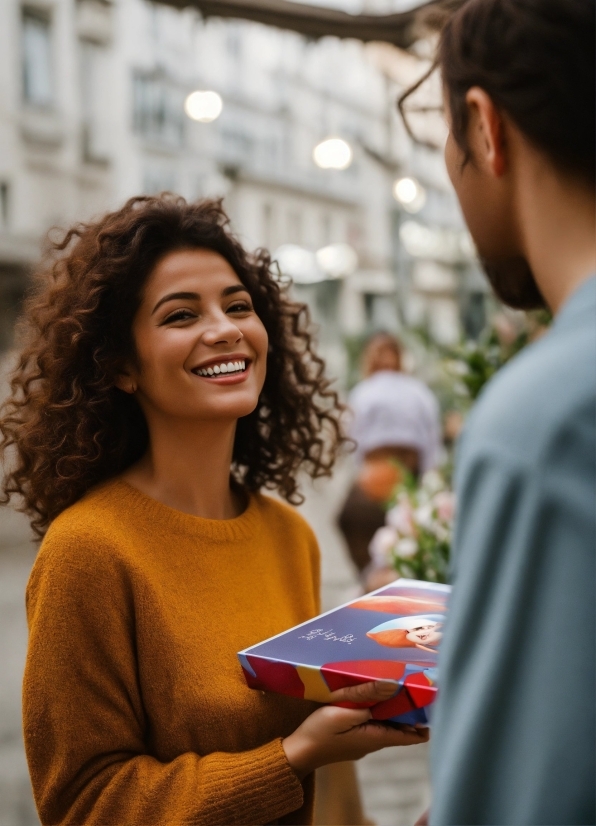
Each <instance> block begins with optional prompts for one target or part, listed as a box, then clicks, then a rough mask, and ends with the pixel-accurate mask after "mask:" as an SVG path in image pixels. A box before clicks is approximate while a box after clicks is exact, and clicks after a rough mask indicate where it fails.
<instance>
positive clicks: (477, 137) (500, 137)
mask: <svg viewBox="0 0 596 826" xmlns="http://www.w3.org/2000/svg"><path fill="white" fill-rule="evenodd" d="M466 103H467V105H468V109H469V121H468V122H469V131H468V136H469V140H470V144H471V148H472V155H473V157H474V159H475V161H476V162H477V163H478V164H480V165H481V166H483V167H484V168H485V169H487V170H488V171H489V172H490V173H491V174H492V175H494V177H495V178H500V177H502V176H503V175H504V174H505V172H506V171H507V152H506V142H505V121H504V120H503V116H502V114H501V113H500V112H499V110H498V109H497V107H496V106H495V104H494V102H493V100H492V98H491V97H490V96H489V95H487V94H486V92H485V91H484V89H481V88H480V87H479V86H472V88H471V89H468V91H467V93H466Z"/></svg>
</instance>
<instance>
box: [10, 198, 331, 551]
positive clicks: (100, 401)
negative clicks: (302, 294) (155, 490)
mask: <svg viewBox="0 0 596 826" xmlns="http://www.w3.org/2000/svg"><path fill="white" fill-rule="evenodd" d="M184 249H209V250H214V251H215V252H217V253H219V254H220V255H221V256H223V257H224V258H225V259H226V261H228V263H229V264H230V265H231V266H232V268H233V269H234V271H235V272H236V274H237V275H238V278H239V279H240V281H241V282H242V283H243V284H244V286H245V287H246V288H247V290H248V292H249V293H250V295H251V297H252V301H253V304H254V308H255V312H256V313H257V315H258V316H259V318H260V319H261V321H262V322H263V325H264V326H265V328H266V330H267V334H268V337H269V351H268V355H267V375H266V378H265V384H264V387H263V390H262V392H261V395H260V398H259V401H258V404H257V406H256V408H255V410H254V411H253V412H252V413H250V414H248V415H247V416H244V417H242V418H241V419H239V420H238V426H237V430H236V439H235V443H234V451H233V466H232V473H233V476H234V478H235V480H236V481H237V482H238V483H239V484H241V485H243V486H244V487H245V488H246V489H247V490H252V491H254V490H258V489H259V488H262V487H265V488H270V489H276V490H278V491H279V493H280V494H281V495H282V496H284V497H285V498H286V499H287V500H289V501H290V502H299V501H301V496H300V494H299V491H298V474H299V471H300V470H305V471H306V472H307V473H308V474H310V475H311V476H312V477H313V478H316V477H319V476H324V475H328V474H329V472H330V470H331V467H332V465H333V460H334V458H335V456H336V453H337V451H338V449H339V447H340V446H341V444H342V443H343V442H344V441H345V440H344V438H343V435H342V430H341V425H340V414H341V411H342V405H341V404H340V403H339V400H338V397H337V394H336V393H335V391H334V390H333V389H332V388H331V387H330V383H329V381H328V380H327V379H326V378H325V375H324V364H323V361H322V360H321V359H320V358H319V356H317V354H316V352H315V349H314V342H313V339H312V336H311V332H310V322H309V316H308V310H307V308H306V306H305V305H303V304H297V303H295V302H293V301H291V300H290V298H289V297H288V295H287V294H286V292H285V290H284V289H283V284H281V283H280V280H279V277H276V271H275V267H274V266H272V262H271V258H270V257H269V254H268V253H267V252H266V250H257V251H256V252H255V253H249V252H247V251H246V250H245V249H244V247H243V246H242V245H241V243H240V242H239V240H238V239H237V238H236V237H235V236H234V234H233V233H232V232H231V230H230V227H229V221H228V217H227V215H226V213H225V212H224V209H223V207H222V205H221V202H220V201H212V200H204V201H198V202H196V203H187V202H186V201H185V200H184V199H183V198H181V197H178V196H175V195H169V194H163V195H161V196H157V197H138V198H131V199H130V200H129V201H128V202H127V203H126V204H125V205H124V206H123V207H122V208H121V209H119V210H116V211H115V212H111V213H108V214H107V215H104V216H103V217H101V218H99V219H97V220H95V221H92V222H90V223H88V224H78V225H76V226H74V227H73V228H72V229H70V230H69V231H68V232H67V233H66V234H65V236H64V237H63V238H62V239H61V240H59V241H57V242H56V243H55V244H54V255H53V256H52V255H50V256H49V259H48V261H47V262H46V264H45V266H42V268H41V270H40V272H39V273H38V278H37V280H36V285H35V288H34V290H33V292H32V294H31V295H30V297H29V299H28V302H27V304H26V307H25V312H24V318H23V322H22V336H23V337H24V341H23V346H22V350H21V354H20V358H19V361H18V365H17V367H16V369H15V371H14V374H13V377H12V392H11V393H10V395H9V397H8V399H7V400H6V402H5V404H4V407H3V411H2V415H1V416H0V456H1V455H2V454H3V453H4V454H6V452H7V449H9V448H11V447H12V448H14V454H12V455H11V461H10V464H11V470H10V472H9V473H7V475H6V476H5V477H4V481H3V485H2V488H1V489H0V503H6V502H8V500H9V499H10V498H11V497H12V496H13V495H14V496H16V497H18V498H19V499H20V503H21V505H22V509H23V510H24V511H26V512H27V513H28V514H29V515H30V517H31V523H32V527H33V529H34V530H35V531H36V532H37V533H38V534H40V535H41V534H43V532H44V530H45V528H46V527H47V525H48V524H49V522H51V521H52V519H54V518H55V517H56V516H57V515H58V514H59V513H60V512H61V511H63V510H64V509H65V508H67V507H68V506H69V505H71V504H73V503H74V502H76V501H77V500H78V499H80V498H81V496H83V495H84V494H85V493H86V492H87V491H88V490H89V489H90V488H92V487H93V486H94V485H97V484H98V483H100V482H102V481H104V480H106V479H109V478H110V477H113V476H116V475H117V474H119V473H121V472H122V471H123V470H124V469H125V468H127V467H128V466H129V465H131V464H132V463H133V462H135V461H136V460H137V459H139V458H140V457H141V456H142V455H143V453H144V452H145V450H146V449H147V445H148V439H149V433H148V430H147V425H146V423H145V420H144V417H143V414H142V412H141V408H140V407H139V405H138V403H137V401H136V399H134V398H133V397H131V396H129V395H128V394H126V393H123V392H122V391H121V390H118V389H117V388H116V387H115V385H114V379H115V377H116V375H117V374H118V371H119V370H120V369H121V368H122V365H123V363H124V362H125V360H126V359H127V358H134V357H135V347H134V341H133V338H132V323H133V318H134V315H135V313H136V311H137V309H138V307H139V304H140V302H141V298H142V292H143V288H144V285H145V282H146V281H147V279H148V277H149V275H150V274H151V272H152V271H153V269H154V267H155V265H156V264H157V262H158V261H159V260H160V259H162V258H163V257H164V256H165V255H167V254H168V253H171V252H174V251H176V250H184Z"/></svg>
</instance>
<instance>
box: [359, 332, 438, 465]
mask: <svg viewBox="0 0 596 826" xmlns="http://www.w3.org/2000/svg"><path fill="white" fill-rule="evenodd" d="M363 362H364V363H363V371H364V373H365V375H366V376H367V377H366V378H365V379H364V380H363V381H361V382H360V383H359V384H357V385H356V387H354V389H353V390H352V392H351V393H350V397H349V405H350V408H351V410H352V413H353V419H352V423H351V427H350V436H351V437H352V438H353V439H354V440H355V442H356V444H357V448H356V457H357V459H358V460H360V461H361V460H362V459H363V458H364V457H365V456H367V455H369V454H370V453H372V452H373V451H376V450H379V449H381V448H388V447H409V448H414V449H415V450H416V451H417V452H418V455H419V471H420V472H421V473H424V472H425V471H427V470H431V469H432V468H434V467H436V466H437V464H438V463H439V460H440V457H441V424H440V412H439V404H438V402H437V399H436V398H435V395H434V394H433V393H432V391H431V390H429V388H428V387H427V386H426V385H425V384H424V382H422V381H420V379H417V378H415V377H414V376H409V375H406V374H405V373H402V372H401V353H400V348H399V343H398V342H397V340H396V339H395V338H393V336H390V335H387V334H385V333H380V334H378V335H376V336H374V337H373V338H372V339H371V340H370V342H369V344H368V345H367V347H366V350H365V353H364V359H363Z"/></svg>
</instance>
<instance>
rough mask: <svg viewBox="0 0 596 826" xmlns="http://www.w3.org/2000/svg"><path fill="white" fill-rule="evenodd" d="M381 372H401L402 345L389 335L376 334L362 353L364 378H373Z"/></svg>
mask: <svg viewBox="0 0 596 826" xmlns="http://www.w3.org/2000/svg"><path fill="white" fill-rule="evenodd" d="M380 370H395V371H399V370H401V344H400V343H399V341H398V340H397V339H396V338H395V336H392V335H390V334H389V333H375V334H374V335H373V336H371V337H370V338H369V340H368V341H367V342H366V345H365V347H364V350H363V352H362V373H363V374H364V376H372V374H373V373H378V372H379V371H380Z"/></svg>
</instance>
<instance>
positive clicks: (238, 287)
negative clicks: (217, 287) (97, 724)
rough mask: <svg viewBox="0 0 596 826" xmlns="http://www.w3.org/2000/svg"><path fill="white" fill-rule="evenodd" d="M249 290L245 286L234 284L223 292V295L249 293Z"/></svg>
mask: <svg viewBox="0 0 596 826" xmlns="http://www.w3.org/2000/svg"><path fill="white" fill-rule="evenodd" d="M247 292H248V290H247V289H246V287H245V286H244V284H232V286H231V287H226V288H225V290H222V293H221V294H222V295H223V296H226V295H232V293H247Z"/></svg>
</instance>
